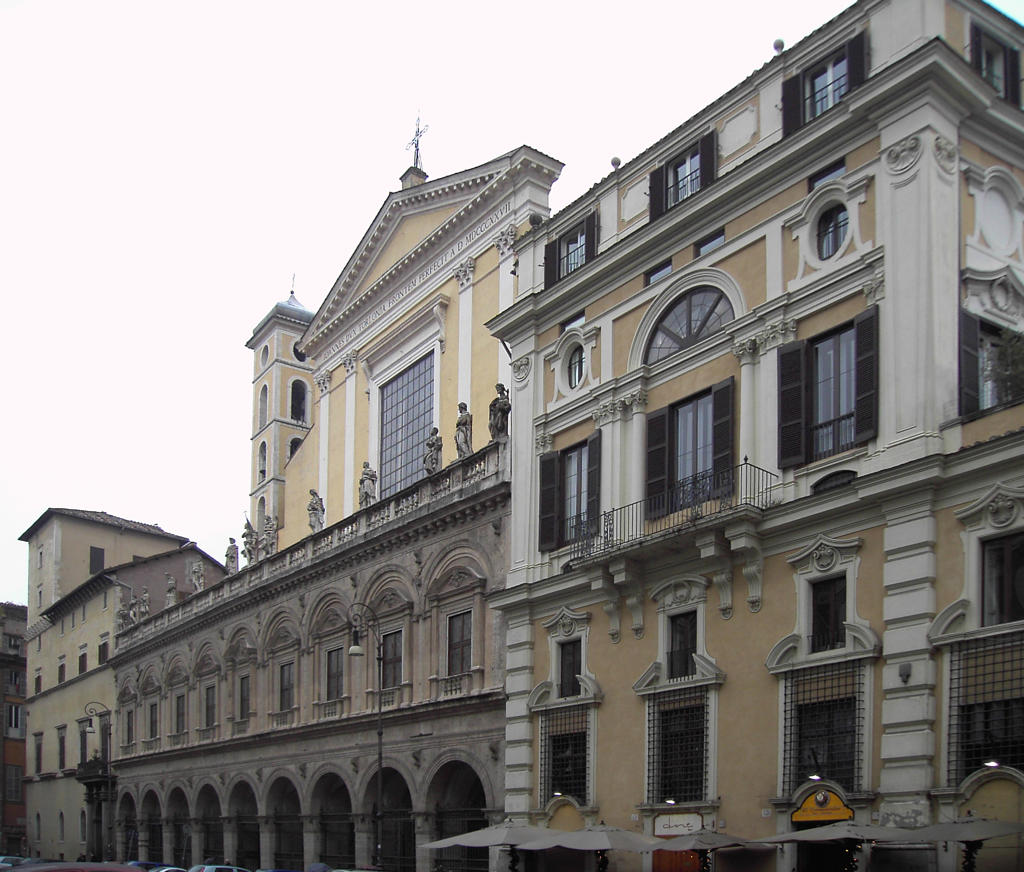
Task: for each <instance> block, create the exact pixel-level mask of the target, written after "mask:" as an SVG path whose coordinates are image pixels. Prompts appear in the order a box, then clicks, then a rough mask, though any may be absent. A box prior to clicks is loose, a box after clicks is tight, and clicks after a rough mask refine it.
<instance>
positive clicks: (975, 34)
mask: <svg viewBox="0 0 1024 872" xmlns="http://www.w3.org/2000/svg"><path fill="white" fill-rule="evenodd" d="M971 66H972V67H974V69H976V70H977V71H978V72H979V73H980V72H981V28H980V27H978V25H977V24H972V25H971Z"/></svg>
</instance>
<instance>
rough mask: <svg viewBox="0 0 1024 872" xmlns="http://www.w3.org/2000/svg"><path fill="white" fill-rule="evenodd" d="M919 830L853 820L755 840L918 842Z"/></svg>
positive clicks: (770, 842) (772, 841)
mask: <svg viewBox="0 0 1024 872" xmlns="http://www.w3.org/2000/svg"><path fill="white" fill-rule="evenodd" d="M920 833H921V830H917V829H903V828H902V827H880V826H875V825H874V824H858V823H855V822H853V821H839V822H838V823H834V824H825V825H824V826H820V827H810V828H809V829H806V830H794V831H793V832H791V833H780V834H779V835H777V836H769V837H768V838H767V839H756V840H755V841H758V842H763V843H766V844H775V843H777V842H841V841H844V840H847V839H852V840H853V841H857V842H920V841H925V840H923V839H922V838H921V835H920Z"/></svg>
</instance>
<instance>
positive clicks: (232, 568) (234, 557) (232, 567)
mask: <svg viewBox="0 0 1024 872" xmlns="http://www.w3.org/2000/svg"><path fill="white" fill-rule="evenodd" d="M224 569H225V570H226V571H227V574H228V575H234V574H235V573H236V572H238V545H237V544H236V543H235V540H234V537H233V536H229V537H228V550H227V551H225V552H224Z"/></svg>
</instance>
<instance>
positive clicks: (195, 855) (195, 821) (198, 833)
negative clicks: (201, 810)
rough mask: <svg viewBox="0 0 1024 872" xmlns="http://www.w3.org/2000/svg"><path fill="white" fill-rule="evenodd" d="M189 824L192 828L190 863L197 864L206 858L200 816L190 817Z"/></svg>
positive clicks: (204, 834) (203, 832)
mask: <svg viewBox="0 0 1024 872" xmlns="http://www.w3.org/2000/svg"><path fill="white" fill-rule="evenodd" d="M189 826H190V828H191V830H192V863H193V865H197V864H199V863H202V862H203V861H204V860H205V859H206V839H205V836H206V833H205V831H204V830H203V820H202V818H192V819H191V820H190V821H189Z"/></svg>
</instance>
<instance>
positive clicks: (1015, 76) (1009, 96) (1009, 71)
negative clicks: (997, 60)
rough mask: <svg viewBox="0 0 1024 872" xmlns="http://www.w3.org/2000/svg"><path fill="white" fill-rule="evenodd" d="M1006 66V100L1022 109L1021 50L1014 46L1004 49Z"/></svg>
mask: <svg viewBox="0 0 1024 872" xmlns="http://www.w3.org/2000/svg"><path fill="white" fill-rule="evenodd" d="M1003 60H1004V61H1005V66H1006V79H1005V81H1006V100H1007V102H1008V103H1012V104H1013V106H1014V108H1016V109H1020V52H1019V51H1017V50H1016V49H1012V48H1009V47H1007V48H1004V49H1003Z"/></svg>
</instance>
